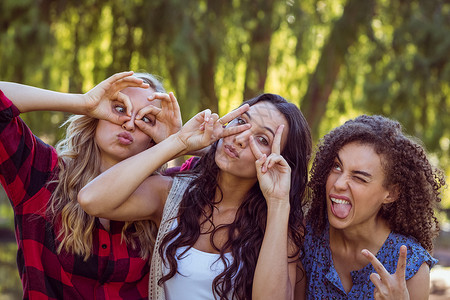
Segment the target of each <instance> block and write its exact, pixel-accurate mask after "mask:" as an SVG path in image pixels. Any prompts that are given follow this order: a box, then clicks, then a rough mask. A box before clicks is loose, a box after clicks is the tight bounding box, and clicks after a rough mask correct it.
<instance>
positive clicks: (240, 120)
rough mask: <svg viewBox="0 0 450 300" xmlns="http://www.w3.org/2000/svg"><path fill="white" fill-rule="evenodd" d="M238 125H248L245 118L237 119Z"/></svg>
mask: <svg viewBox="0 0 450 300" xmlns="http://www.w3.org/2000/svg"><path fill="white" fill-rule="evenodd" d="M236 123H237V124H238V125H244V124H246V123H247V122H246V121H245V120H244V119H243V118H240V117H237V118H236Z"/></svg>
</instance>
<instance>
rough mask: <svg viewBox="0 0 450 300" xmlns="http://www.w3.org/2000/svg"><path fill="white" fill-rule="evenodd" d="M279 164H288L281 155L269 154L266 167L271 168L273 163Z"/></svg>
mask: <svg viewBox="0 0 450 300" xmlns="http://www.w3.org/2000/svg"><path fill="white" fill-rule="evenodd" d="M276 164H277V165H280V166H282V167H287V168H290V167H289V164H288V163H287V161H286V160H285V159H284V157H283V156H281V155H279V154H274V153H272V154H270V155H269V157H268V159H267V164H266V167H267V169H270V168H273V166H274V165H276Z"/></svg>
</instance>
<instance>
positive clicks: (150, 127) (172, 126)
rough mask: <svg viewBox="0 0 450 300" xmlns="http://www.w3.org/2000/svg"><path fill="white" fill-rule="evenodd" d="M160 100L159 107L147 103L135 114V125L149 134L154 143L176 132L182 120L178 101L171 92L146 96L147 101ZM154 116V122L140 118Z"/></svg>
mask: <svg viewBox="0 0 450 300" xmlns="http://www.w3.org/2000/svg"><path fill="white" fill-rule="evenodd" d="M156 99H158V100H161V108H159V107H156V106H154V105H151V104H149V105H148V106H145V107H143V108H142V109H141V110H139V112H138V113H137V114H136V119H135V123H136V125H137V126H138V127H139V128H140V129H141V130H142V131H143V132H145V133H146V134H147V135H149V136H151V137H152V138H153V140H154V141H155V142H156V143H159V142H161V141H163V140H164V139H166V138H167V137H168V136H170V135H172V134H174V133H177V132H178V131H179V130H180V129H181V126H182V125H183V122H182V120H181V111H180V106H179V105H178V101H177V99H176V98H175V96H174V95H173V93H172V92H170V93H169V94H166V93H158V92H155V93H153V95H151V96H150V97H148V100H149V101H153V100H156ZM147 114H151V115H154V116H155V122H153V123H148V122H144V120H142V119H143V118H144V117H145V115H147Z"/></svg>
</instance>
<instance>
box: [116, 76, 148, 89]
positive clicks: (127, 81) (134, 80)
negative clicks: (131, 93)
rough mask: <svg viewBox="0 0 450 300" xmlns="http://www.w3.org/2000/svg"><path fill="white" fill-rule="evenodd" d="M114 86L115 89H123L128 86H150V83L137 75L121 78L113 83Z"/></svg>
mask: <svg viewBox="0 0 450 300" xmlns="http://www.w3.org/2000/svg"><path fill="white" fill-rule="evenodd" d="M112 87H113V89H114V90H115V91H121V90H123V89H125V88H127V87H139V88H148V87H149V85H148V83H145V82H144V80H142V79H141V78H138V77H136V76H127V77H125V78H121V79H119V80H117V81H116V82H113V83H112Z"/></svg>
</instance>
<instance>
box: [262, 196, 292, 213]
mask: <svg viewBox="0 0 450 300" xmlns="http://www.w3.org/2000/svg"><path fill="white" fill-rule="evenodd" d="M290 210H291V205H290V203H289V198H285V199H275V198H274V199H268V201H267V211H268V212H277V213H281V212H288V213H289V211H290Z"/></svg>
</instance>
